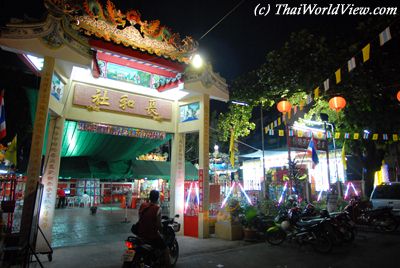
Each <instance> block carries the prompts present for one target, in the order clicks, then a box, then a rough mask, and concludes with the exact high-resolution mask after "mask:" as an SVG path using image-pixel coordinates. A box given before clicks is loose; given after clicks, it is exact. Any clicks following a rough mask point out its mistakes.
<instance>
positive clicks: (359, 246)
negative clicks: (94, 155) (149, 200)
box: [30, 207, 400, 268]
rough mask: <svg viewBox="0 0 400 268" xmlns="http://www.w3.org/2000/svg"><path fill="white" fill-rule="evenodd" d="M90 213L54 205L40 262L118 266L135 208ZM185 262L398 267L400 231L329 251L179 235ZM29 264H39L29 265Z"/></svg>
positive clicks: (280, 267) (366, 236)
mask: <svg viewBox="0 0 400 268" xmlns="http://www.w3.org/2000/svg"><path fill="white" fill-rule="evenodd" d="M105 209H106V208H103V209H99V210H98V213H97V214H96V215H90V212H89V209H88V208H67V209H63V210H56V218H55V225H54V229H53V246H54V248H55V249H54V254H53V261H52V262H49V261H48V260H47V258H46V256H45V255H40V256H41V260H42V261H43V264H44V267H59V268H64V267H65V268H68V267H74V268H75V267H76V268H78V267H104V268H105V267H109V268H114V267H115V268H117V267H121V265H122V262H121V255H122V253H123V251H124V239H125V238H126V237H127V236H128V235H129V229H130V226H131V224H132V223H133V222H136V219H137V211H136V210H129V211H128V217H127V218H128V219H130V220H131V222H130V223H124V220H125V211H124V210H121V209H118V208H116V207H113V208H112V209H110V210H105ZM178 242H179V246H180V257H179V260H178V264H177V266H176V267H177V268H183V267H191V268H192V267H193V268H196V267H201V268H203V267H219V268H221V267H246V268H250V267H276V268H284V267H331V268H336V267H346V268H347V267H385V268H386V267H388V268H391V267H400V266H399V264H398V263H400V260H399V261H398V260H397V257H398V251H399V248H400V234H399V233H396V234H392V235H388V234H380V233H374V232H359V233H358V235H357V237H356V240H355V242H354V243H353V244H350V245H345V246H343V247H337V248H335V249H334V251H333V252H332V253H331V254H329V255H321V254H317V253H315V252H314V251H313V250H312V249H311V248H310V247H307V246H304V247H298V246H297V245H296V244H293V243H292V244H291V243H284V244H283V245H281V246H275V247H274V246H270V245H268V244H267V243H257V244H253V243H248V242H244V241H225V240H220V239H215V238H210V239H196V238H190V237H183V236H179V237H178ZM30 267H39V266H38V265H37V264H32V265H31V266H30Z"/></svg>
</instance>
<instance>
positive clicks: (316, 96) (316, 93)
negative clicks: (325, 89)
mask: <svg viewBox="0 0 400 268" xmlns="http://www.w3.org/2000/svg"><path fill="white" fill-rule="evenodd" d="M318 98H319V87H317V88H316V89H314V100H317V99H318Z"/></svg>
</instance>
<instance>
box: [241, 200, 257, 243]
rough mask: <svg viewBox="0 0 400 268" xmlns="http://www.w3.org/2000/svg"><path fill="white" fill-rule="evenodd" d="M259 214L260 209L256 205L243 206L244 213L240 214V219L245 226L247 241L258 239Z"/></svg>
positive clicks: (244, 231)
mask: <svg viewBox="0 0 400 268" xmlns="http://www.w3.org/2000/svg"><path fill="white" fill-rule="evenodd" d="M257 214H258V211H257V209H256V208H255V207H254V206H250V205H246V206H245V207H244V208H243V214H241V215H240V221H241V224H242V226H243V236H244V238H243V239H244V240H246V241H256V240H258V230H257V225H256V223H257Z"/></svg>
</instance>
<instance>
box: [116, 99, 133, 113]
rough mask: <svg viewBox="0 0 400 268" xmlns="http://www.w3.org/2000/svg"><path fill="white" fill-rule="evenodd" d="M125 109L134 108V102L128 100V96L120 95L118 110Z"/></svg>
mask: <svg viewBox="0 0 400 268" xmlns="http://www.w3.org/2000/svg"><path fill="white" fill-rule="evenodd" d="M126 107H129V108H132V109H133V108H135V100H128V95H122V96H121V98H120V99H119V108H121V109H122V110H124V111H125V109H126Z"/></svg>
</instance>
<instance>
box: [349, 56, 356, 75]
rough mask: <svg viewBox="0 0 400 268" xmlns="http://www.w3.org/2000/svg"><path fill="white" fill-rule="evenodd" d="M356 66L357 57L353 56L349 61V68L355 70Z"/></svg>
mask: <svg viewBox="0 0 400 268" xmlns="http://www.w3.org/2000/svg"><path fill="white" fill-rule="evenodd" d="M354 68H356V59H355V58H354V57H352V58H351V59H350V60H348V61H347V69H348V70H349V72H351V71H353V69H354Z"/></svg>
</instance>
